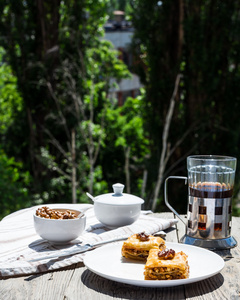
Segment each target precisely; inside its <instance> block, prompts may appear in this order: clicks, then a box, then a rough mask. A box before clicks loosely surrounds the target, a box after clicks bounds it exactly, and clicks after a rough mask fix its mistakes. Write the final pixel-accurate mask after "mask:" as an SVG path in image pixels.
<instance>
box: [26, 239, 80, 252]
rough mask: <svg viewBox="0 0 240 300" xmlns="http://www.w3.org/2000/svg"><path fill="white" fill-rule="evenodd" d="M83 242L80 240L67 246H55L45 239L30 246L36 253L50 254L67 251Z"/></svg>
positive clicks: (66, 244)
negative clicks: (50, 252)
mask: <svg viewBox="0 0 240 300" xmlns="http://www.w3.org/2000/svg"><path fill="white" fill-rule="evenodd" d="M81 243H82V242H81V241H80V240H78V239H76V240H74V241H71V242H69V243H65V244H53V243H50V242H48V241H45V240H43V239H38V240H35V241H34V242H32V243H30V244H29V245H28V247H29V248H31V249H32V250H34V251H36V252H39V253H40V252H49V251H56V250H67V249H68V248H71V247H73V246H75V245H80V244H81Z"/></svg>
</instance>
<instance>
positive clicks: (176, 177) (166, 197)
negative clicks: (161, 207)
mask: <svg viewBox="0 0 240 300" xmlns="http://www.w3.org/2000/svg"><path fill="white" fill-rule="evenodd" d="M169 179H184V180H185V184H187V180H188V178H187V177H184V176H169V177H167V178H166V180H165V184H164V199H165V204H166V205H167V207H168V208H170V210H171V211H172V212H173V213H174V214H175V215H176V216H177V217H178V218H179V219H180V220H181V221H182V222H183V223H184V225H186V222H185V220H184V219H183V218H182V217H181V216H180V215H179V213H177V212H176V210H175V209H174V208H173V207H172V206H171V205H170V204H169V202H168V190H167V184H168V180H169Z"/></svg>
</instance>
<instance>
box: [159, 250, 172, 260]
mask: <svg viewBox="0 0 240 300" xmlns="http://www.w3.org/2000/svg"><path fill="white" fill-rule="evenodd" d="M174 256H175V251H174V250H173V249H165V250H162V251H159V252H158V257H159V259H165V260H167V259H173V258H174Z"/></svg>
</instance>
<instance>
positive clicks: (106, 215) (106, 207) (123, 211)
mask: <svg viewBox="0 0 240 300" xmlns="http://www.w3.org/2000/svg"><path fill="white" fill-rule="evenodd" d="M123 188H124V185H122V184H120V183H116V184H114V185H113V189H114V193H109V194H103V195H100V196H97V197H95V198H94V200H93V201H94V212H95V216H96V218H97V219H98V221H100V222H101V223H102V224H104V225H106V226H108V227H121V226H126V225H130V224H132V223H134V222H135V221H136V220H137V219H138V218H139V216H140V213H141V205H142V204H143V203H144V200H143V199H141V198H139V197H136V196H134V195H130V194H124V193H122V191H123Z"/></svg>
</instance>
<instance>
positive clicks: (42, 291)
mask: <svg viewBox="0 0 240 300" xmlns="http://www.w3.org/2000/svg"><path fill="white" fill-rule="evenodd" d="M156 216H158V217H162V218H172V217H173V214H172V213H160V214H156ZM184 233H185V226H184V224H183V223H182V222H181V221H179V222H178V224H177V230H176V229H171V230H167V238H166V240H167V241H171V242H177V241H178V237H179V238H180V237H181V236H182V235H184ZM232 234H233V236H234V237H235V238H236V240H237V241H238V244H239V245H240V218H233V221H232ZM177 235H178V237H177ZM219 253H221V254H222V255H223V256H224V259H225V262H226V266H225V268H224V269H223V271H222V272H221V273H220V274H217V275H216V276H214V277H212V278H210V279H207V280H204V281H200V282H198V283H194V284H189V285H186V286H180V287H173V288H162V289H155V288H153V289H150V288H139V287H135V286H130V285H125V284H121V283H117V282H114V281H110V280H107V279H104V278H101V277H100V276H97V275H95V274H93V273H92V272H90V271H88V270H87V269H86V268H85V267H84V266H83V264H78V265H74V266H71V267H70V268H69V267H68V268H67V269H64V270H59V271H55V272H52V273H46V274H40V275H32V276H22V277H17V278H8V279H3V280H0V291H1V292H0V300H15V299H16V300H22V299H24V300H26V299H31V300H32V299H33V300H35V299H36V300H37V299H39V300H40V299H41V300H42V299H44V300H48V299H49V300H50V299H51V300H55V299H56V300H61V299H73V300H75V299H92V300H95V299H99V300H105V299H116V300H120V299H143V300H144V299H146V300H149V299H164V300H168V299H169V300H175V299H177V300H178V299H191V300H194V299H198V300H199V299H205V300H208V299H210V300H211V299H231V300H237V299H240V284H239V282H240V280H239V274H240V247H239V246H238V247H237V248H234V249H231V250H229V251H227V250H226V251H221V252H219Z"/></svg>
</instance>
